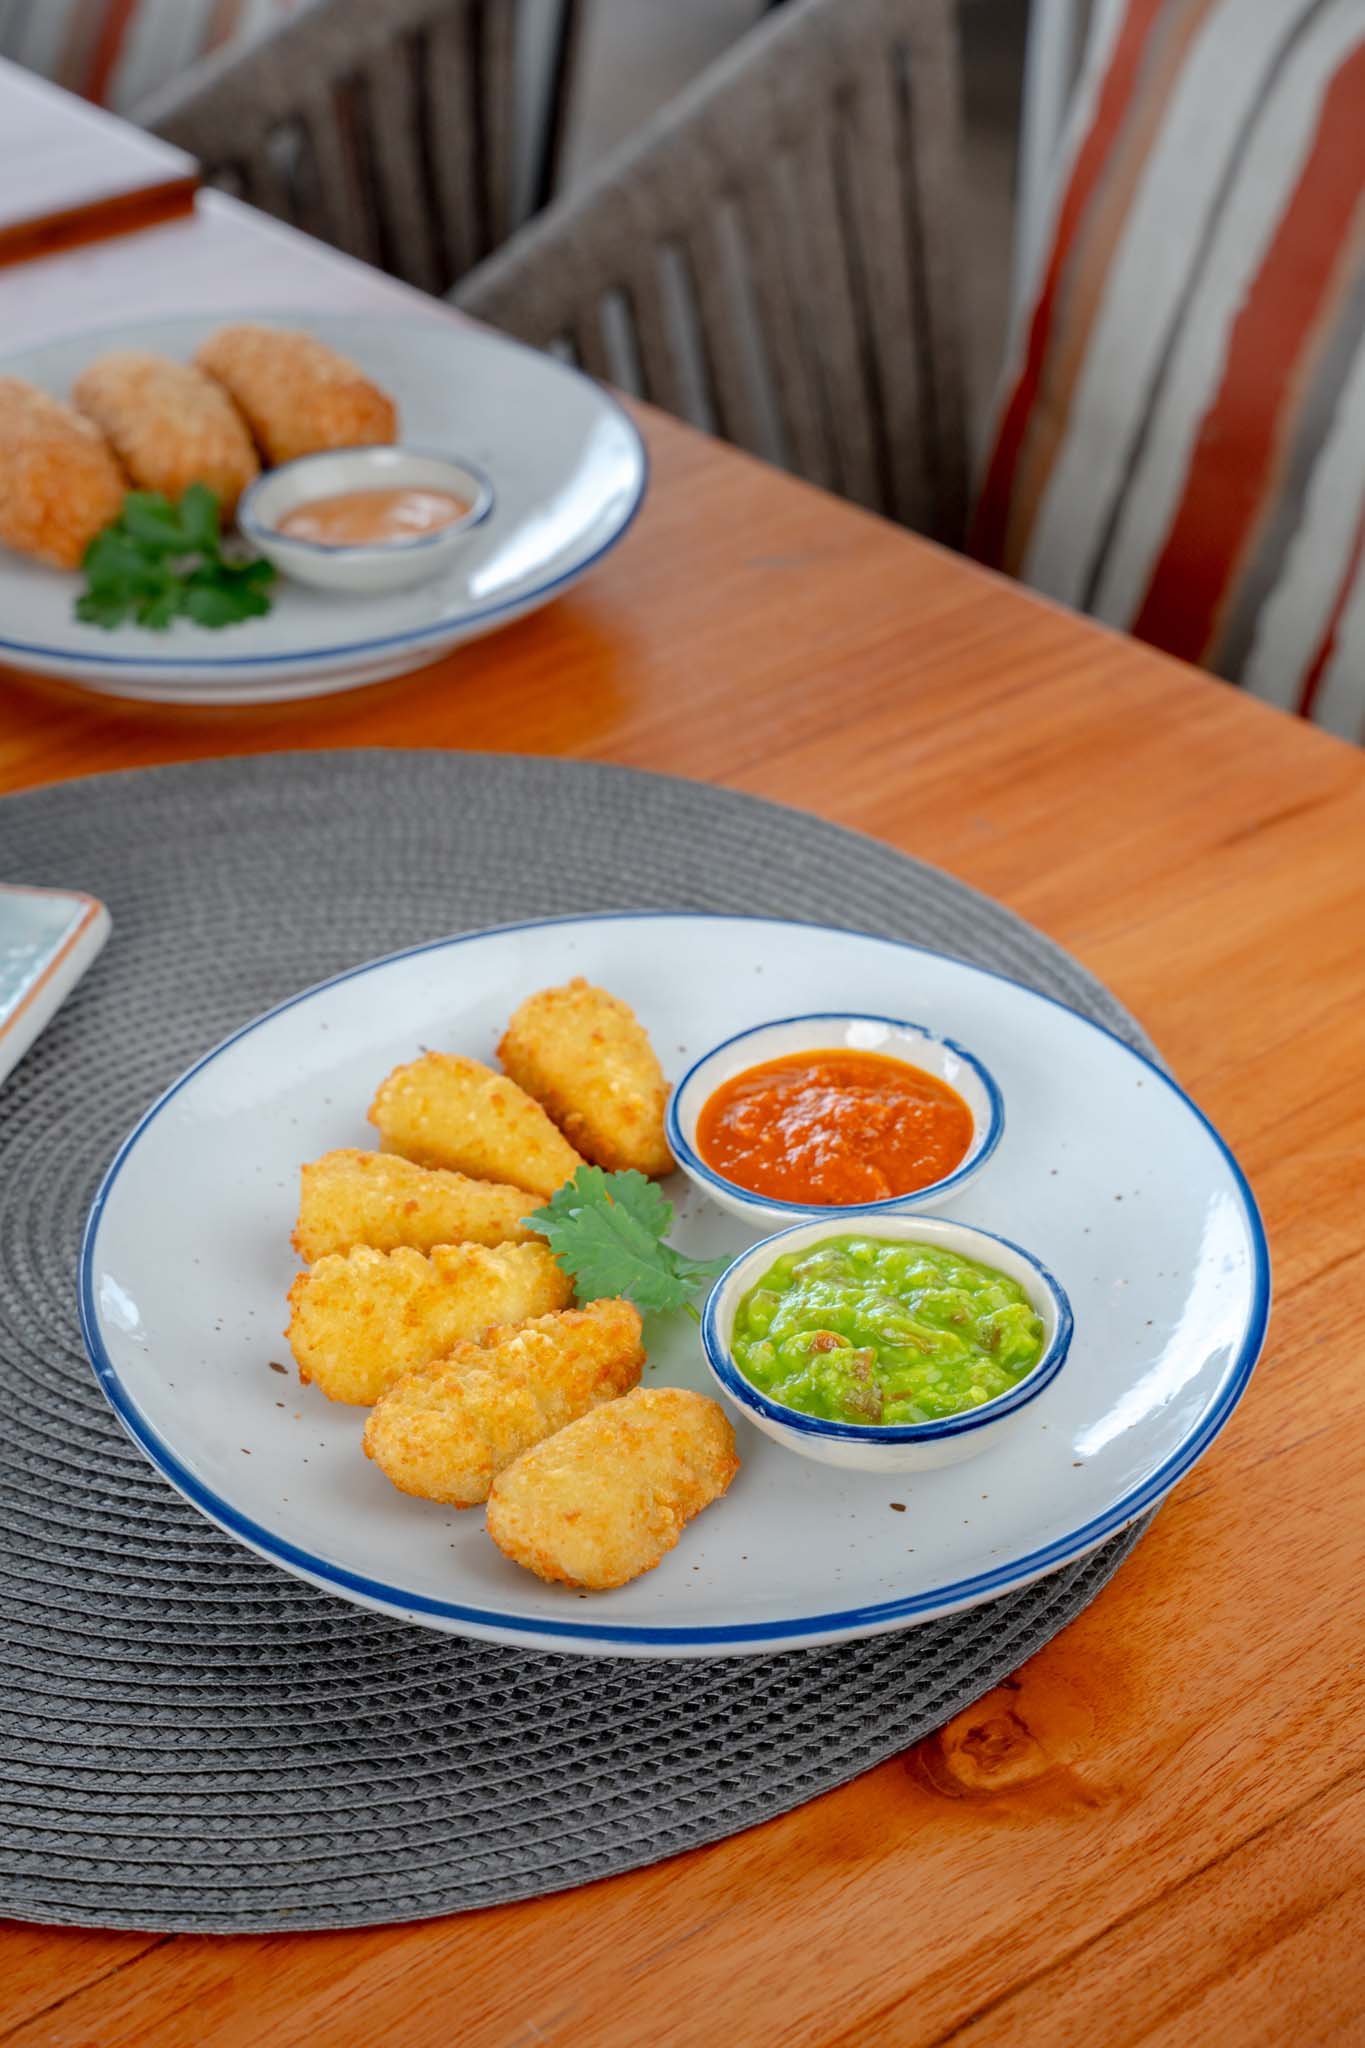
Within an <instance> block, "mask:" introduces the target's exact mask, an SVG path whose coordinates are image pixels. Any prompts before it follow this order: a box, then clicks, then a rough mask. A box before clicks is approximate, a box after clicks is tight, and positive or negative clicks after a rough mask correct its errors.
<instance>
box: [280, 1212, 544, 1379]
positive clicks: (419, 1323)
mask: <svg viewBox="0 0 1365 2048" xmlns="http://www.w3.org/2000/svg"><path fill="white" fill-rule="evenodd" d="M571 1296H572V1288H571V1287H570V1284H569V1281H568V1280H567V1278H566V1277H565V1275H564V1274H563V1273H561V1271H560V1270H559V1267H558V1266H557V1265H556V1264H555V1262H554V1260H553V1259H552V1258H551V1256H550V1254H549V1252H548V1251H547V1250H546V1248H545V1246H544V1245H543V1244H505V1245H498V1246H496V1247H489V1246H486V1245H477V1244H457V1245H438V1246H437V1247H436V1249H435V1250H434V1251H433V1252H432V1254H431V1256H430V1258H426V1257H424V1256H423V1255H422V1253H421V1252H416V1251H413V1250H412V1249H411V1248H410V1247H409V1246H406V1245H405V1246H401V1247H400V1248H399V1249H398V1250H397V1251H393V1252H377V1251H372V1250H371V1248H370V1247H369V1246H368V1245H358V1246H357V1247H356V1248H355V1250H354V1251H351V1252H348V1253H347V1254H346V1255H345V1256H344V1257H342V1256H341V1255H340V1254H338V1253H330V1254H329V1255H328V1256H327V1257H326V1258H322V1259H319V1260H318V1262H317V1264H316V1265H315V1266H310V1267H309V1269H308V1271H307V1272H306V1273H300V1275H299V1277H298V1279H297V1280H296V1281H295V1282H294V1284H293V1286H292V1287H291V1288H290V1290H289V1306H290V1309H291V1311H292V1313H291V1316H290V1321H289V1328H288V1330H287V1331H286V1332H285V1335H286V1337H287V1339H288V1342H289V1345H290V1348H291V1349H292V1351H293V1353H294V1357H295V1359H296V1361H297V1363H298V1368H299V1377H300V1379H302V1380H304V1381H308V1380H311V1381H313V1382H314V1383H315V1384H316V1385H317V1386H319V1387H321V1389H322V1391H323V1393H324V1394H326V1395H327V1397H328V1399H329V1400H331V1401H350V1402H353V1403H355V1404H356V1405H357V1406H360V1407H368V1406H369V1405H370V1404H371V1403H373V1402H375V1401H377V1400H378V1399H379V1396H380V1395H381V1394H382V1393H383V1392H384V1390H385V1388H386V1387H391V1386H392V1385H393V1383H394V1381H395V1380H397V1379H401V1377H402V1375H403V1374H404V1373H405V1372H410V1371H411V1370H412V1368H413V1367H414V1366H417V1365H427V1364H428V1363H429V1362H430V1361H431V1360H432V1359H433V1358H443V1357H444V1356H445V1354H446V1353H447V1352H448V1351H450V1350H452V1349H453V1348H454V1346H455V1345H456V1344H460V1343H463V1342H465V1341H467V1340H468V1339H470V1338H474V1337H481V1336H482V1335H483V1333H484V1331H485V1330H487V1329H489V1328H490V1327H491V1326H492V1325H493V1324H494V1323H520V1322H525V1321H526V1320H527V1319H528V1318H529V1317H531V1316H541V1315H548V1314H549V1313H550V1311H551V1310H552V1309H557V1308H565V1307H567V1306H568V1303H569V1301H570V1299H571Z"/></svg>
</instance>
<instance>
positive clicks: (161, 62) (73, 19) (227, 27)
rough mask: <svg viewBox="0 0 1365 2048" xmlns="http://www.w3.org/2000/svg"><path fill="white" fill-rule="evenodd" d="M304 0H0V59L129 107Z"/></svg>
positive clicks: (109, 102) (282, 16) (108, 102)
mask: <svg viewBox="0 0 1365 2048" xmlns="http://www.w3.org/2000/svg"><path fill="white" fill-rule="evenodd" d="M303 4H306V0H0V57H12V58H13V59H14V61H15V62H16V63H18V64H24V65H27V67H28V69H29V70H30V71H39V72H41V73H42V74H43V76H44V77H45V78H53V79H55V80H56V81H57V83H58V84H59V85H64V86H66V87H67V88H68V89H69V90H70V91H71V92H78V93H81V94H83V95H84V97H85V98H86V99H91V100H100V101H102V102H103V103H104V104H105V105H107V106H111V107H118V108H121V109H127V108H129V107H132V106H134V105H136V103H137V102H138V101H139V100H141V99H145V98H146V97H147V95H148V94H149V93H152V92H155V91H157V90H158V89H159V88H160V87H161V86H163V85H166V84H168V83H169V82H170V80H171V79H173V78H178V77H179V75H180V73H181V72H182V71H185V70H187V69H188V68H189V66H190V65H191V64H193V63H195V62H196V61H197V60H198V59H199V58H200V57H205V56H207V55H208V54H209V52H210V51H212V50H218V49H221V48H222V47H223V45H224V44H225V43H230V42H233V41H236V40H237V39H238V38H240V37H246V36H253V35H259V34H260V33H262V31H264V30H266V29H268V28H270V27H272V26H273V25H275V24H276V23H277V22H280V21H283V20H284V19H285V17H286V16H287V15H289V14H291V13H293V12H294V11H295V10H296V9H297V8H298V7H299V6H300V5H303Z"/></svg>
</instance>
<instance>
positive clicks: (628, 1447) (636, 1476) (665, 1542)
mask: <svg viewBox="0 0 1365 2048" xmlns="http://www.w3.org/2000/svg"><path fill="white" fill-rule="evenodd" d="M738 1470H739V1458H738V1456H737V1455H736V1452H735V1433H734V1431H733V1429H731V1427H730V1424H729V1422H728V1420H727V1419H726V1416H725V1412H724V1410H723V1409H722V1408H721V1407H720V1406H719V1404H718V1403H717V1402H715V1401H711V1400H708V1399H707V1397H706V1395H705V1394H692V1393H688V1392H687V1391H685V1390H684V1389H683V1388H681V1387H637V1388H636V1389H635V1391H634V1393H631V1394H624V1395H623V1396H622V1397H621V1399H620V1400H619V1401H607V1402H604V1403H603V1405H602V1406H601V1407H600V1408H594V1409H593V1410H592V1411H591V1412H590V1413H589V1414H587V1415H584V1416H581V1417H580V1418H579V1420H578V1421H577V1422H571V1423H570V1424H569V1425H568V1427H567V1428H566V1429H561V1430H560V1431H559V1433H558V1434H557V1435H556V1436H552V1437H549V1438H548V1439H547V1440H546V1441H545V1442H544V1443H541V1444H537V1445H536V1446H535V1448H534V1449H533V1450H529V1451H524V1452H523V1453H522V1455H521V1457H519V1458H518V1459H517V1461H516V1463H515V1464H513V1465H509V1466H508V1468H507V1470H506V1471H505V1472H500V1473H499V1474H498V1476H497V1478H496V1479H495V1480H494V1481H493V1484H492V1487H491V1488H490V1490H489V1495H488V1533H489V1535H490V1536H491V1537H492V1538H493V1541H494V1542H495V1543H496V1544H497V1546H498V1548H499V1550H501V1551H503V1552H504V1553H505V1554H506V1555H507V1556H508V1557H510V1558H511V1559H512V1560H513V1562H514V1563H515V1564H520V1565H524V1566H525V1567H526V1569H527V1571H530V1572H535V1574H536V1575H537V1577H538V1578H542V1579H556V1580H560V1581H562V1582H563V1583H564V1584H565V1585H568V1586H586V1587H589V1588H591V1589H592V1590H593V1591H594V1592H602V1591H604V1590H605V1589H606V1588H607V1587H609V1586H624V1585H625V1584H626V1582H627V1581H628V1580H629V1579H637V1578H639V1576H640V1574H641V1572H648V1571H652V1570H653V1569H654V1567H655V1565H656V1564H657V1563H658V1562H659V1560H660V1558H661V1557H663V1556H664V1555H665V1554H666V1553H667V1552H668V1551H670V1550H671V1549H672V1548H673V1546H674V1544H675V1543H676V1542H677V1540H678V1537H679V1536H680V1535H681V1533H682V1531H683V1528H684V1527H685V1525H686V1524H687V1523H688V1522H690V1521H691V1519H692V1517H693V1516H694V1515H699V1514H700V1513H701V1511H702V1509H703V1508H704V1507H708V1506H709V1505H710V1503H711V1502H712V1501H713V1500H717V1499H719V1497H720V1495H721V1494H723V1493H724V1492H725V1489H726V1487H727V1486H728V1485H729V1484H730V1481H731V1480H732V1479H733V1478H734V1476H735V1474H736V1472H738Z"/></svg>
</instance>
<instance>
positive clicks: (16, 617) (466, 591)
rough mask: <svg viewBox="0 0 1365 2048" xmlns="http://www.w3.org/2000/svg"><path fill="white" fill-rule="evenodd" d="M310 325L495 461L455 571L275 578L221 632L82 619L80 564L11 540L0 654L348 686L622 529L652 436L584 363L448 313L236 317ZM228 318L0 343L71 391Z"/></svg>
mask: <svg viewBox="0 0 1365 2048" xmlns="http://www.w3.org/2000/svg"><path fill="white" fill-rule="evenodd" d="M240 317H243V318H251V319H259V320H264V321H267V322H270V321H273V322H274V323H275V324H277V325H279V326H282V327H293V328H301V329H304V330H306V331H307V332H308V333H310V334H315V335H316V336H317V337H318V339H319V340H320V341H325V342H327V343H328V344H329V346H331V347H332V348H336V349H340V350H342V351H343V352H344V353H345V354H346V355H348V356H350V357H351V358H352V359H353V361H355V362H357V363H359V365H360V366H361V368H362V369H363V370H364V371H365V372H366V374H367V375H368V376H370V377H372V378H373V379H374V381H375V382H376V383H377V384H379V385H381V386H382V387H383V388H384V389H385V390H386V391H388V392H390V393H391V394H392V396H393V397H394V398H395V399H396V400H397V403H398V408H399V414H400V418H401V427H400V436H401V438H402V440H403V441H405V442H408V443H410V444H412V445H414V446H418V447H423V448H428V449H432V450H436V451H440V452H442V453H445V454H448V455H452V456H456V457H463V458H464V459H466V460H467V461H470V462H472V463H473V464H474V466H475V467H476V468H477V469H481V470H483V471H484V472H486V474H487V475H488V476H489V478H490V479H491V481H492V484H493V488H494V493H495V497H494V505H493V509H492V511H491V513H490V514H489V516H488V518H487V519H485V520H484V521H483V522H482V523H481V525H480V526H479V528H478V530H477V531H476V532H475V533H473V534H471V535H470V536H469V540H468V544H467V546H466V547H464V548H463V549H462V550H461V552H460V554H459V556H458V559H457V560H456V561H455V562H454V563H452V565H451V567H450V569H449V571H448V572H447V573H446V574H445V575H443V576H440V577H438V578H436V579H435V580H433V581H432V582H430V583H424V584H422V585H420V586H419V587H418V588H417V589H415V590H409V591H402V592H398V593H395V594H394V595H391V596H387V597H346V596H340V595H338V594H337V593H335V592H323V591H319V590H310V589H308V588H306V587H305V586H304V585H302V584H298V583H290V582H288V581H285V580H281V582H280V583H278V584H277V585H276V588H275V592H274V605H273V609H272V610H271V611H270V613H269V614H268V616H267V617H265V618H263V619H252V620H249V621H248V622H247V623H246V624H245V625H241V626H233V627H229V628H226V629H224V630H223V631H222V632H217V633H210V632H205V631H204V630H203V629H202V628H200V627H197V626H194V625H192V624H190V623H189V622H188V621H187V620H184V619H180V620H177V621H176V623H175V625H174V626H172V628H171V629H170V631H169V632H168V633H153V632H149V631H147V630H146V628H144V627H137V626H122V627H119V628H118V629H117V631H115V632H112V633H110V632H105V631H103V630H102V629H101V628H99V627H97V626H86V625H82V624H81V623H80V621H79V620H78V619H76V618H75V617H74V616H73V611H72V607H73V604H74V602H75V599H76V596H77V594H78V593H79V591H80V588H81V583H80V579H79V577H77V576H74V575H63V574H61V573H60V572H59V571H57V570H55V569H46V568H44V567H42V565H41V564H39V563H35V562H31V561H28V560H27V559H25V558H24V557H22V556H19V555H15V554H11V553H9V552H7V551H6V550H4V549H0V661H3V662H6V663H8V664H9V666H10V667H12V668H20V669H31V670H34V671H36V672H37V673H38V674H41V675H51V676H60V677H62V678H64V679H65V680H66V681H68V682H76V683H80V684H82V685H83V686H84V687H85V688H86V689H90V690H98V691H101V692H103V693H106V694H109V695H112V696H119V697H141V698H151V699H158V700H165V701H167V702H173V703H193V704H254V703H263V702H268V701H275V700H278V699H284V698H290V697H310V696H317V695H320V694H321V693H323V692H325V691H332V690H343V689H354V688H355V687H357V686H358V685H359V684H361V683H370V682H377V681H379V680H380V679H381V678H382V677H384V676H394V675H403V674H406V673H407V672H408V671H409V670H410V669H415V668H421V667H422V666H423V665H424V664H425V663H427V662H431V661H435V660H436V659H437V657H438V656H440V655H442V654H444V653H446V652H448V651H449V649H450V648H452V647H454V646H457V645H458V644H459V643H460V642H461V641H464V640H471V639H475V638H477V637H478V636H479V635H481V634H484V633H489V632H492V631H493V630H494V629H495V628H497V627H498V626H503V625H507V624H509V623H510V622H511V621H512V620H513V619H517V618H521V617H523V616H524V615H525V614H526V613H527V612H531V611H535V610H537V609H538V608H539V607H540V606H541V605H543V604H546V603H548V602H549V600H550V599H551V598H552V597H556V596H558V595H559V594H560V593H561V592H562V591H565V590H567V589H568V588H569V587H570V585H571V584H573V583H575V582H577V580H578V578H579V577H580V576H582V575H583V574H584V573H585V572H586V571H587V570H588V569H590V568H591V567H592V565H593V563H594V562H596V561H597V560H598V559H599V558H600V557H601V556H602V555H603V554H605V553H606V551H607V550H608V549H609V548H610V547H612V546H613V545H614V544H615V542H616V541H618V540H619V539H620V537H621V535H622V534H623V533H624V532H625V530H626V527H627V526H628V525H629V524H630V521H631V520H632V518H633V517H634V515H635V512H636V510H637V509H638V507H639V504H640V501H641V499H642V497H643V495H644V490H645V481H646V474H647V465H646V460H645V452H644V444H643V442H642V441H641V439H640V436H639V434H638V432H637V431H636V428H635V427H634V425H633V424H632V422H631V420H630V419H629V418H628V416H627V415H626V413H625V412H624V411H623V410H622V408H621V407H620V406H619V405H618V404H617V402H616V401H615V399H613V398H611V397H610V396H609V395H608V394H607V393H606V392H605V391H603V390H601V389H600V388H599V387H598V386H597V385H596V384H594V383H592V382H591V381H590V380H589V379H588V378H586V377H584V376H581V375H580V374H579V373H578V371H576V370H572V369H568V368H566V367H565V365H564V364H562V363H558V362H556V361H554V360H553V359H552V358H551V357H550V356H546V355H541V354H539V353H537V352H536V351H535V350H533V349H529V348H523V347H522V346H521V344H520V343H518V342H514V341H509V340H508V339H507V338H506V337H505V336H503V335H497V334H490V333H488V332H487V331H485V330H484V329H482V328H479V327H475V326H472V325H468V324H465V323H463V322H460V321H456V320H453V319H451V318H450V317H449V316H448V315H447V316H439V315H436V314H431V315H421V314H414V315H412V316H411V317H410V318H408V319H394V318H382V317H375V316H373V315H370V316H365V315H356V314H348V315H346V316H345V317H342V316H340V315H336V314H331V315H325V314H301V313H299V312H297V311H295V312H290V313H281V314H272V313H270V312H261V313H252V314H250V315H242V316H240ZM222 325H223V320H222V317H221V316H216V317H213V318H193V319H188V318H186V319H175V320H150V321H141V322H137V323H134V324H130V325H127V326H123V327H117V328H106V329H104V330H102V331H99V332H95V331H91V332H83V333H80V334H75V335H67V336H64V337H60V338H58V339H55V340H53V341H50V342H47V343H45V344H44V345H43V347H42V348H38V349H28V350H26V351H24V352H23V353H22V354H18V355H12V356H9V357H6V358H4V359H0V373H3V374H4V375H6V376H14V377H25V378H27V379H29V381H30V382H32V383H35V384H38V385H41V386H42V387H43V388H44V389H45V390H48V391H51V392H53V393H54V394H55V395H56V396H57V397H59V398H68V397H69V396H70V392H71V386H72V384H73V383H74V381H75V379H76V378H77V376H79V374H80V372H81V371H82V370H83V369H84V368H85V367H86V365H87V364H88V363H90V362H92V361H93V360H94V358H95V357H96V356H98V355H102V354H104V353H105V351H106V350H108V349H111V348H145V349H154V350H157V351H159V352H160V353H162V354H165V355H170V356H174V357H177V358H178V359H180V360H182V361H186V360H188V359H189V357H191V356H192V355H193V353H194V351H195V349H196V348H197V347H198V345H199V343H200V342H201V341H202V340H204V338H205V337H206V336H207V335H209V334H211V333H212V332H213V330H214V329H215V328H216V327H220V326H222Z"/></svg>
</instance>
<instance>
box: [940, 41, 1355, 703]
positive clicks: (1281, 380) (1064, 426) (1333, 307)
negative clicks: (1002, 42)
mask: <svg viewBox="0 0 1365 2048" xmlns="http://www.w3.org/2000/svg"><path fill="white" fill-rule="evenodd" d="M1055 188H1056V189H1055V192H1054V195H1053V209H1052V218H1051V223H1050V230H1049V234H1048V237H1047V238H1046V240H1045V246H1044V248H1043V250H1042V252H1041V255H1040V258H1039V263H1038V272H1037V275H1036V277H1035V278H1033V279H1031V280H1028V281H1027V288H1026V291H1025V293H1024V297H1023V305H1024V311H1023V314H1022V317H1021V319H1020V321H1019V323H1018V332H1017V334H1016V335H1015V336H1014V337H1013V340H1012V342H1011V349H1010V362H1009V367H1008V370H1007V375H1006V380H1005V386H1004V391H1003V395H1002V399H1001V402H1000V409H999V414H998V419H997V422H996V427H995V434H994V444H993V447H992V450H991V453H990V456H989V458H988V461H987V465H986V470H985V474H984V480H983V483H982V488H981V494H980V498H979V501H978V504H977V508H976V515H975V521H974V531H973V548H974V551H975V552H976V553H977V554H978V555H979V556H980V557H981V558H982V559H983V560H985V561H987V562H990V563H993V564H995V565H996V566H998V567H1001V568H1004V569H1006V570H1008V571H1009V572H1010V573H1011V574H1014V575H1018V576H1021V577H1023V578H1024V579H1025V580H1026V581H1027V582H1029V583H1032V584H1034V585H1035V586H1036V587H1037V588H1039V589H1041V590H1044V591H1047V592H1049V593H1050V594H1051V595H1052V596H1054V597H1058V598H1061V599H1062V600H1063V601H1064V602H1066V603H1068V604H1073V605H1076V606H1079V607H1081V608H1083V609H1084V610H1086V611H1089V612H1093V613H1094V614H1095V615H1096V616H1098V617H1099V618H1102V619H1105V620H1108V621H1109V622H1110V623H1111V624H1113V625H1116V626H1120V627H1122V628H1124V629H1125V630H1127V631H1129V632H1132V633H1136V634H1137V635H1139V636H1140V637H1141V638H1143V639H1145V640H1150V641H1152V642H1154V643H1155V644H1156V645H1157V646H1159V647H1164V648H1167V649H1168V650H1169V651H1170V652H1172V653H1174V654H1179V655H1183V656H1184V657H1185V659H1187V660H1189V661H1196V662H1200V663H1202V664H1203V665H1204V666H1206V667H1208V668H1211V669H1213V670H1215V671H1216V672H1217V673H1219V674H1221V675H1224V676H1227V677H1228V678H1229V679H1231V680H1233V681H1236V682H1241V683H1244V684H1245V685H1246V687H1247V688H1248V689H1250V690H1254V691H1255V692H1256V693H1257V695H1258V696H1262V697H1266V698H1268V699H1270V700H1271V701H1272V702H1274V703H1276V704H1279V705H1282V706H1284V707H1285V708H1287V709H1290V710H1296V711H1301V712H1304V713H1306V714H1308V715H1311V716H1312V717H1313V718H1315V719H1317V720H1318V721H1319V722H1320V723H1321V724H1322V725H1324V726H1326V727H1327V728H1328V729H1329V730H1331V731H1333V732H1337V733H1341V734H1344V735H1346V736H1348V737H1350V738H1352V739H1357V740H1362V739H1365V571H1363V568H1362V563H1363V561H1365V0H1097V6H1096V10H1095V15H1094V18H1093V21H1092V27H1091V34H1090V40H1089V46H1088V49H1087V53H1086V60H1085V65H1084V68H1083V71H1082V75H1081V78H1080V82H1079V84H1078V87H1077V91H1076V98H1075V102H1074V104H1073V107H1072V109H1071V114H1070V119H1069V122H1068V129H1067V134H1066V136H1065V137H1064V140H1063V144H1062V147H1061V148H1060V150H1059V154H1058V165H1057V172H1056V179H1055Z"/></svg>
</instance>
